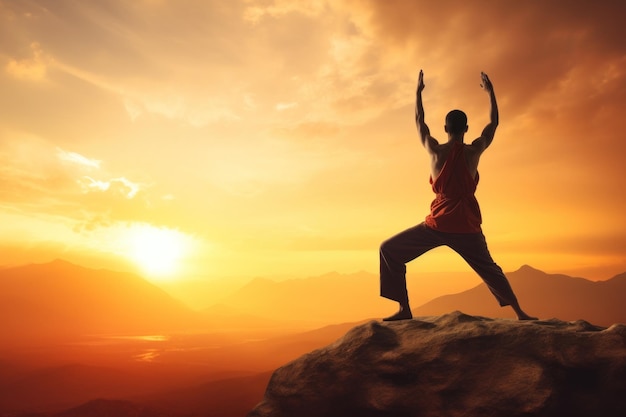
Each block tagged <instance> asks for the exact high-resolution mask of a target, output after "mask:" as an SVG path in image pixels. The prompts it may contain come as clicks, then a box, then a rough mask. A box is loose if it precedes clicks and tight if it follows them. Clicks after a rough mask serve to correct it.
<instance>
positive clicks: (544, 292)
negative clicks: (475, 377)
mask: <svg viewBox="0 0 626 417" xmlns="http://www.w3.org/2000/svg"><path fill="white" fill-rule="evenodd" d="M507 277H508V279H509V282H510V283H511V286H512V287H513V291H515V293H516V295H517V298H518V300H519V302H520V304H521V306H522V308H523V309H524V310H525V311H526V312H528V313H529V314H531V315H534V316H539V317H540V318H559V319H561V320H578V319H583V320H586V321H589V322H591V323H594V324H598V325H604V326H609V325H611V324H613V323H626V303H625V302H624V294H626V273H623V274H620V275H617V276H615V277H613V278H611V279H609V280H607V281H597V282H595V281H589V280H587V279H584V278H575V277H570V276H567V275H562V274H547V273H545V272H542V271H539V270H537V269H534V268H532V267H530V266H527V265H525V266H523V267H521V268H520V269H519V270H517V271H515V272H511V273H507ZM455 310H461V311H463V312H465V313H467V314H471V315H479V316H487V317H515V316H514V314H513V312H512V310H511V309H510V308H508V307H505V308H501V307H500V306H499V305H498V303H497V302H496V300H495V298H494V297H493V296H492V295H491V293H490V292H489V290H488V289H487V287H486V285H485V284H480V285H478V286H476V287H474V288H472V289H470V290H467V291H464V292H461V293H458V294H451V295H445V296H442V297H438V298H435V299H433V300H432V301H429V302H428V303H426V304H424V305H422V306H420V307H418V308H415V309H414V310H413V314H414V315H415V316H431V315H441V314H446V313H449V312H450V311H455Z"/></svg>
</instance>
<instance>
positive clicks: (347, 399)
mask: <svg viewBox="0 0 626 417" xmlns="http://www.w3.org/2000/svg"><path fill="white" fill-rule="evenodd" d="M293 416H298V417H335V416H336V417H347V416H350V417H374V416H377V417H378V416H380V417H382V416H385V417H392V416H393V417H409V416H414V417H418V416H419V417H430V416H432V417H435V416H436V417H444V416H445V417H455V416H459V417H460V416H463V417H474V416H476V417H479V416H480V417H500V416H506V417H516V416H524V417H531V416H546V417H547V416H550V417H558V416H568V417H576V416H581V417H582V416H585V417H589V416H603V417H612V416H614V417H618V416H619V417H623V416H626V326H624V325H622V324H615V325H612V326H610V327H609V328H602V327H598V326H594V325H591V324H589V323H587V322H585V321H582V320H579V321H575V322H563V321H560V320H557V319H551V320H544V321H531V322H518V321H514V320H507V319H496V320H493V319H488V318H483V317H474V316H468V315H466V314H463V313H460V312H454V313H450V314H446V315H443V316H439V317H418V318H415V319H413V320H407V321H399V322H390V323H381V322H376V321H372V322H369V323H367V324H364V325H361V326H358V327H355V328H353V329H352V330H351V331H349V332H348V333H347V334H346V335H345V336H343V337H342V338H341V339H339V340H337V341H336V342H335V343H333V344H331V345H329V346H327V347H324V348H322V349H318V350H315V351H313V352H311V353H308V354H306V355H304V356H302V357H300V358H299V359H297V360H295V361H293V362H291V363H288V364H287V365H285V366H283V367H281V368H279V369H277V370H276V371H275V372H274V374H273V376H272V378H271V380H270V382H269V384H268V386H267V390H266V393H265V397H264V399H263V401H262V402H261V403H260V404H259V405H258V406H257V407H256V408H255V409H254V410H252V411H251V412H250V413H249V414H248V417H293Z"/></svg>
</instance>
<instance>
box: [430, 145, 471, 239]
mask: <svg viewBox="0 0 626 417" xmlns="http://www.w3.org/2000/svg"><path fill="white" fill-rule="evenodd" d="M464 147H465V145H464V144H463V143H459V142H455V143H453V144H452V149H451V150H450V154H449V155H448V158H447V159H446V162H445V163H444V164H443V167H442V168H441V173H440V174H439V176H438V177H437V178H436V179H435V181H434V182H433V178H432V176H431V177H430V184H431V185H432V187H433V191H434V192H435V194H436V197H435V199H434V200H433V202H432V203H431V205H430V214H429V215H428V216H426V221H425V223H426V225H427V226H429V227H430V228H432V229H435V230H438V231H440V232H447V233H481V232H482V229H481V227H480V224H481V223H482V217H481V214H480V207H479V206H478V200H476V197H475V196H474V193H475V192H476V186H477V185H478V173H476V178H473V177H472V175H471V174H470V172H469V169H468V168H467V163H466V161H465V157H464Z"/></svg>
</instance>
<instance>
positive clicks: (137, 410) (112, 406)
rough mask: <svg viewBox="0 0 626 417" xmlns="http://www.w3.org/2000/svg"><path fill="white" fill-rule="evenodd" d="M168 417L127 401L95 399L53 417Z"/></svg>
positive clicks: (168, 415)
mask: <svg viewBox="0 0 626 417" xmlns="http://www.w3.org/2000/svg"><path fill="white" fill-rule="evenodd" d="M105 416H115V417H170V416H172V414H166V413H162V412H160V411H156V410H153V409H151V408H148V407H145V406H142V405H137V404H134V403H131V402H129V401H122V400H105V399H97V400H92V401H89V402H88V403H85V404H83V405H80V406H78V407H75V408H72V409H69V410H67V411H64V412H62V413H58V414H55V415H54V416H53V417H105Z"/></svg>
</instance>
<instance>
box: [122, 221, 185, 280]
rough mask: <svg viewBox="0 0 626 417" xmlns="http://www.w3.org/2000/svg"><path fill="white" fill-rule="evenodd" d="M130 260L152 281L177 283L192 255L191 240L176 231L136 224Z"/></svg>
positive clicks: (132, 232) (131, 240) (131, 237)
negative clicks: (183, 262)
mask: <svg viewBox="0 0 626 417" xmlns="http://www.w3.org/2000/svg"><path fill="white" fill-rule="evenodd" d="M129 238H130V242H129V243H130V253H129V254H128V255H129V257H130V258H131V260H132V261H133V262H134V263H135V264H136V265H137V266H138V267H139V268H140V269H141V270H142V271H143V273H144V274H146V275H147V276H148V277H149V278H151V279H156V280H161V281H170V280H175V279H176V278H177V277H178V276H179V274H180V272H181V261H182V259H183V257H184V256H185V255H186V254H188V252H189V239H188V237H187V236H186V235H185V234H184V233H181V232H179V231H177V230H173V229H168V228H160V227H155V226H151V225H135V226H134V227H133V228H131V230H130V236H129Z"/></svg>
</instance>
